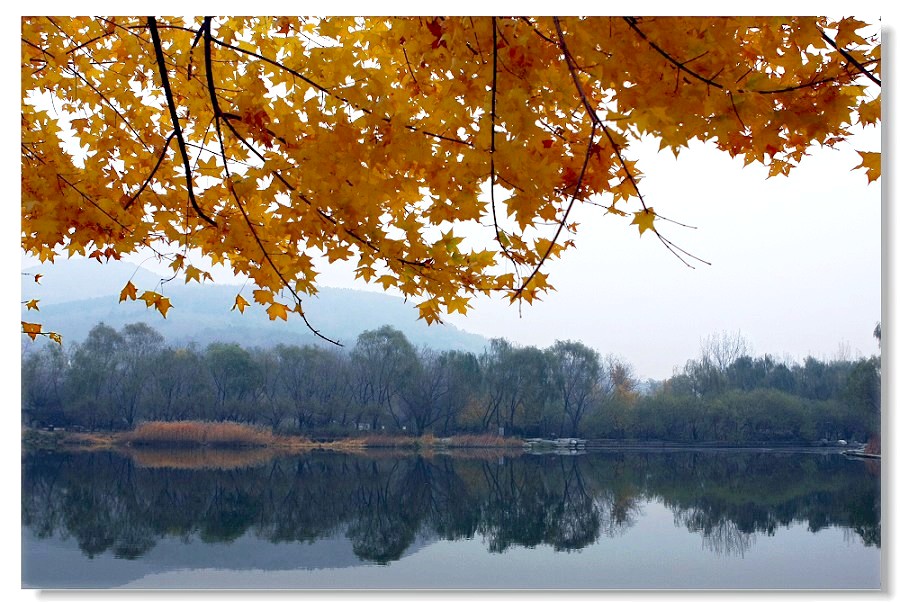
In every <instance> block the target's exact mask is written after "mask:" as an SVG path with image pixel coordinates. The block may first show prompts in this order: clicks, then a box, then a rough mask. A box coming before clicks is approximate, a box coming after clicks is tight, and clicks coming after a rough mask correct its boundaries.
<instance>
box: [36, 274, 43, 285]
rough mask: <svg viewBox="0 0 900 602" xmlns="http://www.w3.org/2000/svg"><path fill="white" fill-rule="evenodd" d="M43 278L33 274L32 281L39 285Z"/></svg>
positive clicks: (40, 275)
mask: <svg viewBox="0 0 900 602" xmlns="http://www.w3.org/2000/svg"><path fill="white" fill-rule="evenodd" d="M43 277H44V275H43V274H35V275H34V281H35V282H36V283H38V284H40V283H41V278H43Z"/></svg>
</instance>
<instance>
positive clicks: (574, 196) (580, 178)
mask: <svg viewBox="0 0 900 602" xmlns="http://www.w3.org/2000/svg"><path fill="white" fill-rule="evenodd" d="M596 131H597V123H595V122H591V133H590V135H589V136H588V144H587V151H585V153H584V163H583V164H582V165H581V173H580V174H578V182H576V184H575V190H574V191H573V192H572V195H571V197H570V198H569V206H568V207H566V212H565V213H564V214H563V216H562V219H561V220H559V226H558V227H557V228H556V233H555V234H554V235H553V239H552V240H551V241H550V246H548V247H547V250H546V251H544V254H543V256H542V257H541V259H540V261H538V263H537V265H536V266H534V270H533V271H532V272H531V275H530V276H528V278H527V279H526V280H525V282H523V283H522V286H520V287H519V288H518V289H516V294H515V295H513V297H512V298H513V299H517V298H518V297H519V296H521V295H522V291H524V290H525V287H527V286H528V284H529V283H530V282H531V281H532V279H533V278H534V277H535V276H536V275H537V273H538V272H539V271H540V270H541V267H542V266H543V265H544V262H545V261H547V258H548V257H549V256H550V253H551V252H552V251H553V247H554V246H556V241H557V240H558V239H559V235H560V234H562V231H563V229H564V228H565V227H566V222H567V221H568V219H569V212H571V211H572V206H573V205H574V204H575V200H576V199H577V198H578V195H579V193H580V192H581V185H582V184H583V183H584V174H585V173H586V172H587V166H588V161H590V158H591V152H592V151H591V149H592V148H593V146H594V134H595V133H596Z"/></svg>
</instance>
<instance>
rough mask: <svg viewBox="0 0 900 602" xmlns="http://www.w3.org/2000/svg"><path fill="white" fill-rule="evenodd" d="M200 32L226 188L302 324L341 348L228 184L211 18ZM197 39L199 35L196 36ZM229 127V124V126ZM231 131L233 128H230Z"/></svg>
mask: <svg viewBox="0 0 900 602" xmlns="http://www.w3.org/2000/svg"><path fill="white" fill-rule="evenodd" d="M200 32H201V33H203V57H204V61H205V63H206V87H207V88H208V90H209V98H210V102H211V103H212V107H213V115H214V117H215V122H216V135H217V136H218V137H219V148H220V149H221V151H222V165H223V166H224V169H225V176H226V178H227V179H228V180H229V182H228V184H227V187H228V190H229V191H230V192H231V196H232V197H233V198H234V202H235V203H236V204H237V206H238V210H240V212H241V215H242V216H243V217H244V222H246V224H247V227H248V228H249V229H250V233H251V234H252V235H253V238H254V240H256V244H257V246H258V247H259V250H260V251H262V254H263V257H265V258H266V261H267V262H268V264H269V266H270V267H271V268H272V270H273V271H274V272H275V273H276V274H277V275H278V278H279V279H280V280H281V282H282V284H284V286H285V287H286V288H287V289H288V290H289V291H290V293H291V295H293V297H294V300H295V301H296V302H297V313H299V314H300V317H301V318H302V319H303V323H304V324H306V327H307V328H308V329H309V330H310V331H311V332H312V333H313V334H314V335H316V336H317V337H319V338H320V339H322V340H325V341H328V342H329V343H332V344H334V345H337V346H338V347H342V345H341V343H340V342H338V341H335V340H332V339H330V338H328V337H326V336H325V335H323V334H322V333H321V332H319V331H318V330H317V329H315V328H313V325H312V324H310V323H309V320H308V319H307V317H306V314H305V313H304V312H303V300H302V299H300V295H298V294H297V291H296V290H294V287H293V286H291V284H290V282H288V280H287V278H285V277H284V274H282V273H281V270H279V269H278V267H277V266H276V265H275V262H274V261H273V260H272V257H271V255H269V251H268V250H267V249H266V247H265V245H264V244H263V242H262V239H260V237H259V234H258V233H257V232H256V227H255V226H254V225H253V222H252V221H251V220H250V216H248V215H247V210H246V209H244V205H243V203H241V199H240V198H239V197H238V195H237V191H236V190H235V189H234V186H233V185H232V183H231V182H230V180H231V172H230V170H229V169H228V155H227V154H226V153H225V138H224V137H223V136H222V125H221V122H222V109H221V108H219V98H218V96H217V95H216V84H215V80H214V78H213V70H212V48H211V41H212V18H211V17H205V18H204V19H203V26H202V27H201V28H200ZM198 39H199V34H198ZM225 123H226V124H228V120H227V119H226V120H225ZM229 127H230V124H229ZM231 129H232V131H233V130H234V128H231Z"/></svg>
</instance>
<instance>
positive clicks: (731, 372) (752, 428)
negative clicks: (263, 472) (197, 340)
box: [22, 323, 881, 447]
mask: <svg viewBox="0 0 900 602" xmlns="http://www.w3.org/2000/svg"><path fill="white" fill-rule="evenodd" d="M880 395H881V393H880V358H878V357H877V356H876V357H871V358H858V359H849V358H847V357H843V358H839V359H832V360H827V361H826V360H820V359H817V358H813V357H807V358H805V359H804V360H803V361H802V362H793V361H790V360H786V359H778V358H775V357H773V356H771V355H768V354H767V355H763V356H752V355H751V354H749V353H748V351H747V346H746V343H745V342H744V341H743V340H742V339H741V338H740V337H739V336H734V335H727V334H720V335H716V336H713V337H710V338H708V339H707V340H706V341H704V343H703V346H702V348H701V350H700V354H699V357H698V358H696V359H692V360H689V361H688V362H686V363H685V365H684V367H683V368H681V369H678V370H676V371H675V372H674V374H673V375H672V377H670V378H668V379H666V380H663V381H639V380H638V379H637V378H636V376H635V369H634V368H633V367H632V366H631V365H630V364H628V363H627V362H626V361H624V360H623V359H621V358H618V357H616V356H615V355H602V354H600V353H599V352H597V351H595V350H593V349H591V348H589V347H587V346H585V345H583V344H582V343H578V342H573V341H557V342H556V343H555V344H553V345H552V346H549V347H547V348H544V349H539V348H537V347H520V346H516V345H514V344H512V343H510V342H509V341H506V340H504V339H494V340H492V341H491V343H490V346H489V347H488V348H486V349H485V351H484V352H483V353H482V354H480V355H475V354H472V353H464V352H460V351H436V350H433V349H429V348H415V347H413V346H412V345H411V344H410V343H409V342H408V341H407V339H406V337H405V336H404V335H403V334H402V333H401V332H399V331H397V330H394V329H393V328H390V327H387V326H385V327H382V328H380V329H378V330H373V331H366V332H364V333H363V334H361V335H360V336H359V338H358V340H357V341H356V344H355V346H354V347H352V348H351V349H349V350H342V349H337V348H333V347H318V346H311V345H307V346H302V347H301V346H296V345H278V346H275V347H273V348H268V349H262V348H244V347H242V346H240V345H237V344H230V343H229V344H226V343H214V344H211V345H208V346H207V347H206V348H203V349H201V348H198V347H196V346H193V345H175V344H169V343H167V341H166V340H165V339H164V338H163V337H162V336H161V335H160V334H159V333H158V332H156V331H155V330H154V329H153V328H151V327H149V326H147V325H145V324H141V323H139V324H129V325H127V326H125V327H124V328H122V329H121V330H120V331H117V330H115V329H114V328H111V327H109V326H106V325H104V324H98V325H97V326H95V327H94V328H93V329H92V330H91V332H90V334H89V336H88V337H87V338H86V340H85V341H84V342H83V343H81V344H79V345H71V346H67V347H65V348H62V347H60V346H58V345H44V346H40V345H32V346H29V347H28V348H26V349H25V351H24V352H23V358H22V403H23V422H24V424H25V425H26V426H29V427H36V428H47V427H53V428H64V429H66V430H67V431H69V432H72V431H74V432H83V433H92V432H96V431H109V432H122V433H123V434H122V435H121V436H120V437H118V438H117V439H116V441H118V442H122V441H127V442H130V443H132V444H135V445H141V444H143V445H147V444H156V445H162V444H166V445H175V446H177V445H185V444H192V445H194V444H203V445H274V444H276V443H277V442H279V441H281V442H282V444H283V443H284V442H285V441H288V439H286V437H291V439H290V440H291V441H293V442H294V444H295V445H299V442H301V441H303V440H304V438H308V439H309V440H311V441H312V440H317V441H319V442H323V441H332V440H334V439H339V438H346V439H352V440H355V441H361V442H362V443H361V444H360V445H363V446H370V447H376V446H380V445H381V446H400V445H419V446H423V447H428V446H430V445H433V444H434V442H435V441H437V442H438V445H455V446H461V447H462V446H490V445H500V446H502V445H507V444H508V442H507V441H506V440H505V439H503V437H504V436H505V437H514V438H525V437H585V438H604V439H633V440H661V441H673V442H683V443H694V442H704V441H707V442H708V441H720V442H728V443H741V442H796V443H804V442H807V443H808V442H815V441H820V440H829V441H835V440H839V439H845V440H848V441H849V440H854V439H855V440H857V441H866V440H870V439H871V438H872V437H874V436H877V433H878V423H879V415H880ZM166 423H173V424H166ZM188 425H191V426H188ZM198 425H203V426H198ZM126 432H127V433H128V434H127V435H126V434H124V433H126ZM498 435H499V437H498ZM398 437H399V438H400V439H398ZM406 437H410V438H412V437H418V439H415V440H413V439H405V438H406ZM449 437H452V438H453V439H452V442H453V443H448V441H451V440H450V439H448V438H449ZM429 438H430V439H429ZM467 438H468V439H467ZM486 438H493V439H494V440H493V441H492V442H488V439H486ZM379 441H380V442H379ZM429 441H430V443H429Z"/></svg>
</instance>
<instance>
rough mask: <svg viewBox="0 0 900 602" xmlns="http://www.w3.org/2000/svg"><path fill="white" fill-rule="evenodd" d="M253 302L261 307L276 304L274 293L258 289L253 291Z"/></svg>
mask: <svg viewBox="0 0 900 602" xmlns="http://www.w3.org/2000/svg"><path fill="white" fill-rule="evenodd" d="M253 300H254V301H256V302H257V303H259V304H260V305H265V304H267V303H274V302H275V294H274V293H272V291H267V290H263V289H257V290H255V291H253Z"/></svg>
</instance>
